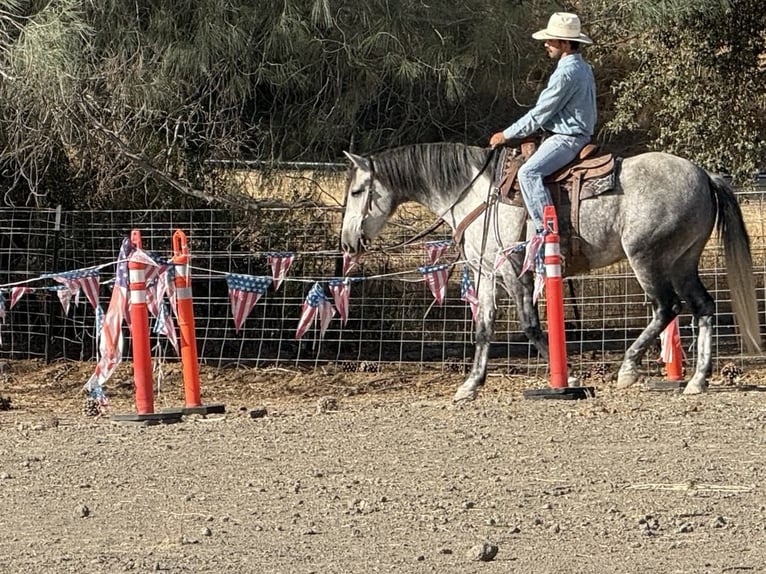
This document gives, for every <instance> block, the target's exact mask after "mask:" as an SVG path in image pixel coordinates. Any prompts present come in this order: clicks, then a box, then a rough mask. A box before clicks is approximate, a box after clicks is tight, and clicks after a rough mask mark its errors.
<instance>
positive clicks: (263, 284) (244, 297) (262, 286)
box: [226, 273, 271, 333]
mask: <svg viewBox="0 0 766 574" xmlns="http://www.w3.org/2000/svg"><path fill="white" fill-rule="evenodd" d="M226 284H227V285H228V286H229V300H230V301H231V314H232V316H233V317H234V332H235V333H238V332H239V330H240V328H241V327H242V324H243V323H244V322H245V319H247V317H248V316H249V315H250V311H252V310H253V307H255V304H256V303H257V302H258V300H259V299H260V298H261V295H263V294H264V293H266V291H267V290H268V288H269V285H271V277H255V276H253V275H240V274H238V273H229V274H228V275H227V276H226Z"/></svg>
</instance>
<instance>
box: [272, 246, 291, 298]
mask: <svg viewBox="0 0 766 574" xmlns="http://www.w3.org/2000/svg"><path fill="white" fill-rule="evenodd" d="M266 259H267V260H268V262H269V265H271V273H272V278H273V279H274V291H276V290H277V289H279V286H280V285H282V281H284V279H285V277H287V272H288V271H289V270H290V266H291V265H292V264H293V260H294V259H295V254H294V253H289V252H286V253H269V254H268V255H266Z"/></svg>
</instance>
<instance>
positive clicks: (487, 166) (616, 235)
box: [341, 143, 761, 401]
mask: <svg viewBox="0 0 766 574" xmlns="http://www.w3.org/2000/svg"><path fill="white" fill-rule="evenodd" d="M346 155H347V156H348V158H349V159H350V160H351V162H352V166H351V169H350V172H349V177H348V189H347V197H346V209H345V214H344V217H343V229H342V233H341V243H342V247H343V249H344V251H345V252H346V253H349V254H354V255H356V254H359V253H361V252H362V251H363V250H364V249H365V248H366V247H368V246H369V241H371V240H372V239H374V238H375V237H376V236H377V235H378V234H379V233H380V231H381V229H382V228H383V226H384V224H385V223H386V221H387V220H388V218H389V217H390V216H391V214H392V213H393V212H394V210H395V209H396V208H397V206H399V205H401V204H402V203H405V202H408V201H414V202H417V203H419V204H421V205H423V206H425V207H426V208H428V209H429V210H430V211H431V212H433V213H434V214H435V215H436V216H438V217H440V218H442V219H444V220H445V221H446V222H447V223H448V224H449V225H450V226H451V227H452V229H453V230H455V229H456V228H457V227H458V225H459V224H460V222H461V221H462V220H463V219H464V218H465V217H466V216H467V215H468V214H469V213H470V212H471V211H472V210H473V209H474V208H476V207H477V205H479V204H480V203H481V202H482V201H485V200H486V199H487V198H488V192H489V190H490V189H491V187H492V181H491V180H492V174H493V173H494V170H495V165H494V164H495V163H496V161H497V159H496V156H498V155H499V154H495V153H493V151H492V150H489V149H485V148H479V147H471V146H465V145H461V144H449V143H437V144H422V145H412V146H404V147H400V148H395V149H391V150H388V151H384V152H382V153H380V154H376V155H374V156H371V157H367V158H366V157H361V156H358V155H354V154H348V153H347V154H346ZM485 218H489V219H488V220H487V219H485ZM579 219H580V235H581V237H582V240H581V241H582V242H581V249H582V252H583V254H584V255H585V256H586V257H587V259H588V261H589V263H590V269H597V268H600V267H604V266H606V265H610V264H612V263H615V262H617V261H620V260H622V259H624V258H627V259H628V261H629V263H630V265H631V267H632V268H633V271H634V272H635V274H636V277H637V279H638V282H639V283H640V284H641V287H642V288H643V289H644V291H645V293H646V295H647V297H648V298H649V300H650V301H651V302H652V305H653V317H652V320H651V321H650V322H649V325H648V326H647V327H646V329H644V331H643V332H642V333H641V335H640V336H639V337H638V339H636V341H635V342H634V343H633V344H632V345H631V346H630V348H628V350H627V351H626V353H625V357H624V360H623V362H622V365H621V366H620V369H619V373H618V379H617V385H618V386H619V387H627V386H629V385H632V384H633V383H635V382H636V381H637V380H638V379H639V370H638V366H639V364H640V362H641V359H642V358H643V356H644V354H645V353H646V351H647V348H648V347H649V346H650V345H651V344H652V343H653V342H654V341H656V339H657V337H658V336H659V335H660V333H661V332H662V331H663V329H665V327H666V326H667V325H668V323H669V322H670V321H671V320H673V319H674V318H675V317H676V316H677V315H678V314H679V313H680V311H681V301H682V300H684V301H686V303H687V304H688V305H689V306H690V308H691V311H692V313H693V315H694V318H695V320H696V323H697V326H698V339H697V364H696V369H695V372H694V374H693V376H692V377H691V379H690V380H689V382H688V383H687V384H686V387H685V390H684V392H685V393H687V394H695V393H701V392H703V391H705V390H706V389H707V379H708V377H709V376H710V375H711V372H712V356H711V349H712V325H713V315H714V311H715V304H714V302H713V299H712V297H711V296H710V294H709V293H708V291H707V289H705V286H704V285H703V284H702V281H701V280H700V277H699V272H698V265H699V259H700V255H701V253H702V250H703V248H704V247H705V244H706V243H707V241H708V238H709V237H710V235H711V233H712V231H713V228H714V227H717V231H718V234H719V237H720V239H721V240H722V242H723V246H724V252H725V257H726V262H727V276H728V282H729V288H730V290H731V297H732V305H733V309H734V313H735V315H736V318H737V322H738V326H739V331H740V335H741V337H742V339H743V341H744V345H745V348H746V349H747V350H748V352H751V353H757V352H759V351H760V348H761V337H760V329H759V324H758V311H757V303H756V299H755V287H754V282H753V274H752V257H751V253H750V240H749V237H748V234H747V230H746V229H745V224H744V221H743V219H742V211H741V209H740V207H739V204H738V203H737V199H736V197H735V195H734V193H733V192H732V190H731V188H730V187H729V186H728V185H727V184H726V182H725V181H724V180H723V179H722V178H721V177H720V176H717V175H713V174H710V173H708V172H706V171H705V170H703V169H701V168H700V167H698V166H696V165H695V164H693V163H692V162H690V161H688V160H685V159H682V158H679V157H676V156H673V155H669V154H665V153H645V154H641V155H638V156H635V157H631V158H627V159H624V160H623V162H622V168H621V170H620V173H619V177H618V181H617V183H616V186H615V189H614V190H613V191H610V192H607V193H605V194H603V195H600V196H597V197H595V198H592V199H587V200H585V201H583V202H582V204H581V206H580V215H579ZM525 230H526V212H525V210H524V209H523V208H519V207H513V206H510V205H505V204H502V203H499V202H495V203H494V205H493V207H492V208H491V209H489V210H487V211H485V212H484V214H483V215H482V216H480V217H478V218H477V219H476V220H475V221H474V222H473V223H471V224H470V225H469V227H468V228H467V229H466V230H465V233H464V235H463V239H462V241H463V244H462V248H463V253H464V255H465V258H466V259H467V260H468V261H469V265H470V266H471V268H472V270H473V273H474V275H475V276H476V273H477V272H479V270H481V273H482V275H481V277H480V278H478V279H477V281H476V282H477V285H478V299H479V309H478V318H477V322H476V334H475V335H476V337H475V340H476V350H475V356H474V361H473V368H472V370H471V373H470V374H469V376H468V378H467V379H466V380H465V382H464V383H463V384H462V385H461V386H460V387H459V388H458V390H457V393H456V394H455V401H461V400H467V399H473V398H475V396H476V392H477V388H478V387H479V386H480V385H482V384H483V383H484V380H485V378H486V374H487V359H488V355H489V345H490V341H491V339H492V336H493V333H494V321H495V275H499V276H500V277H501V278H502V281H503V284H504V286H505V288H506V289H507V291H508V293H509V295H510V296H511V297H512V298H513V301H514V302H515V304H516V307H517V310H518V318H519V321H520V323H521V326H522V328H523V330H524V332H525V334H526V335H527V337H528V338H529V339H530V341H531V342H532V343H533V344H534V345H535V347H536V348H537V349H538V351H539V353H540V355H541V356H543V357H545V358H546V359H547V357H548V349H547V343H546V340H545V339H544V337H543V332H542V329H541V326H540V319H539V317H538V314H537V308H536V306H535V305H534V304H533V300H532V287H533V277H532V274H531V273H524V274H523V275H522V276H521V277H520V276H519V272H520V270H521V265H522V263H523V261H522V259H523V253H516V254H511V255H509V256H508V262H507V263H505V264H503V265H502V266H501V267H500V268H499V269H498V270H497V271H494V269H493V266H494V264H495V261H496V258H497V256H498V254H499V252H500V251H507V250H508V248H509V247H512V246H513V245H515V244H517V242H519V241H521V240H523V239H524V236H525V233H524V232H525ZM590 269H589V270H590Z"/></svg>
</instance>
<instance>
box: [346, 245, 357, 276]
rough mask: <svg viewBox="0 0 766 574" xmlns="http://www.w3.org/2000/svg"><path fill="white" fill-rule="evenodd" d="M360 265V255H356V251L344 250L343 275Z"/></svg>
mask: <svg viewBox="0 0 766 574" xmlns="http://www.w3.org/2000/svg"><path fill="white" fill-rule="evenodd" d="M357 265H359V255H356V254H354V253H349V252H347V251H346V252H344V253H343V276H344V277H345V276H346V275H348V274H349V272H350V271H351V270H352V269H353V268H354V267H356V266H357Z"/></svg>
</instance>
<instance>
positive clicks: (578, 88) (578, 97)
mask: <svg viewBox="0 0 766 574" xmlns="http://www.w3.org/2000/svg"><path fill="white" fill-rule="evenodd" d="M595 127H596V81H595V80H594V78H593V70H592V69H591V67H590V64H588V63H587V62H586V61H585V60H583V58H582V55H580V54H579V53H578V52H575V53H574V54H569V55H568V56H564V57H563V58H561V59H559V61H558V64H557V65H556V69H555V70H554V71H553V73H552V74H551V77H550V79H549V80H548V85H547V86H546V88H545V89H544V90H543V91H542V92H541V93H540V97H539V98H538V99H537V103H536V104H535V107H534V108H532V109H531V110H529V111H528V112H527V113H526V114H524V115H523V116H522V117H521V118H519V120H518V121H516V122H515V123H514V124H512V125H511V126H509V127H508V128H506V129H505V130H503V135H504V136H505V138H506V139H514V138H523V137H527V136H528V135H531V134H533V133H535V132H536V131H538V130H546V131H549V132H553V133H555V134H563V135H585V136H592V135H593V132H594V131H595Z"/></svg>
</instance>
